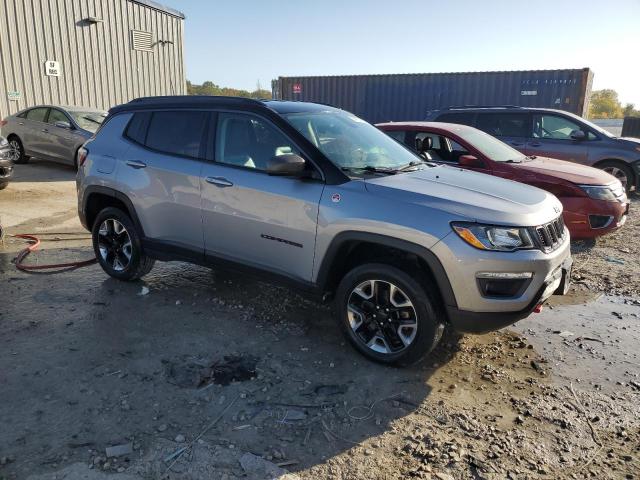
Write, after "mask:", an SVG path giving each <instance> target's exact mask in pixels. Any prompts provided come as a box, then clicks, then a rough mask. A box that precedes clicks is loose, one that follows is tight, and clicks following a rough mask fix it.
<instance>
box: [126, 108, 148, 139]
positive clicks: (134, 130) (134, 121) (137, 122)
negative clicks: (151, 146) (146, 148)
mask: <svg viewBox="0 0 640 480" xmlns="http://www.w3.org/2000/svg"><path fill="white" fill-rule="evenodd" d="M150 119H151V113H149V112H144V113H134V114H133V117H132V118H131V120H130V121H129V125H127V129H126V130H125V133H124V136H125V137H127V138H128V139H129V140H133V141H134V142H136V143H139V144H140V145H144V142H145V140H146V137H147V127H148V126H149V120H150Z"/></svg>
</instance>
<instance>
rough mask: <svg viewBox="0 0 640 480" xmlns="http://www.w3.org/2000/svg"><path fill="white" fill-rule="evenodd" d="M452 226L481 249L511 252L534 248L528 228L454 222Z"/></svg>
mask: <svg viewBox="0 0 640 480" xmlns="http://www.w3.org/2000/svg"><path fill="white" fill-rule="evenodd" d="M451 227H452V228H453V231H454V232H456V233H457V234H458V236H459V237H460V238H461V239H462V240H464V241H465V242H467V243H468V244H469V245H471V246H472V247H475V248H479V249H480V250H497V251H503V252H505V251H506V252H509V251H513V250H520V249H526V248H534V245H533V241H532V240H531V236H530V235H529V232H528V231H527V229H526V228H521V227H500V226H495V225H482V224H479V223H452V224H451Z"/></svg>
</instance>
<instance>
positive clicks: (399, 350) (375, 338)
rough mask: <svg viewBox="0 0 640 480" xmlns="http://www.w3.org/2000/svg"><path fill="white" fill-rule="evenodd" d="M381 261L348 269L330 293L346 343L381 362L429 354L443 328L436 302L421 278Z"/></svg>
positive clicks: (412, 359) (398, 361) (400, 361)
mask: <svg viewBox="0 0 640 480" xmlns="http://www.w3.org/2000/svg"><path fill="white" fill-rule="evenodd" d="M418 278H419V275H418V274H416V275H413V276H410V275H408V274H407V273H405V272H404V271H402V270H400V269H398V268H396V267H393V266H391V265H386V264H377V263H370V264H365V265H361V266H359V267H356V268H354V269H353V270H351V271H350V272H349V273H348V274H347V275H346V276H345V277H344V278H343V279H342V281H341V282H340V285H339V287H338V290H337V292H336V304H335V308H336V314H337V316H338V318H339V321H340V323H341V326H342V329H343V331H344V333H345V335H346V336H347V338H348V339H349V341H350V342H351V343H352V344H353V345H354V346H355V348H356V349H358V350H359V351H360V352H361V353H363V354H364V355H365V356H367V357H369V358H371V359H373V360H376V361H378V362H382V363H396V364H403V365H407V364H412V363H415V362H417V361H418V360H420V359H421V358H422V357H423V356H425V355H426V354H428V353H429V352H431V350H433V348H434V347H435V346H436V345H437V343H438V341H439V340H440V337H441V336H442V332H443V330H444V316H443V315H442V314H440V313H439V312H441V308H440V303H439V301H438V300H437V299H436V297H435V295H431V294H430V292H429V291H428V289H427V288H426V287H427V285H428V283H426V279H425V280H422V281H418Z"/></svg>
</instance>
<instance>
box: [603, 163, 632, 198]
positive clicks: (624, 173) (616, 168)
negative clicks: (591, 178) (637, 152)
mask: <svg viewBox="0 0 640 480" xmlns="http://www.w3.org/2000/svg"><path fill="white" fill-rule="evenodd" d="M598 168H600V169H601V170H604V171H605V172H607V173H608V174H610V175H613V176H614V177H616V178H617V179H618V180H620V183H622V186H623V187H624V188H625V190H626V191H627V193H628V192H629V191H631V187H633V186H634V176H633V170H631V167H629V166H628V165H627V164H625V163H622V162H615V161H607V162H602V163H601V164H599V165H598Z"/></svg>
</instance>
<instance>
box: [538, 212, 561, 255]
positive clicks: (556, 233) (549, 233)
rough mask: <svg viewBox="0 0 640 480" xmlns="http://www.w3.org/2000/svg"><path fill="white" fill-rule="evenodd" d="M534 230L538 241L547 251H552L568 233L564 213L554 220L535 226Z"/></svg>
mask: <svg viewBox="0 0 640 480" xmlns="http://www.w3.org/2000/svg"><path fill="white" fill-rule="evenodd" d="M533 230H534V237H535V239H536V241H537V242H538V244H539V246H540V248H541V249H542V250H544V251H545V252H550V251H552V250H555V249H556V248H558V247H559V246H560V245H561V244H562V242H563V241H564V237H565V235H566V233H565V229H564V221H563V220H562V215H560V216H559V217H558V218H556V219H555V220H553V221H552V222H549V223H545V224H544V225H540V226H539V227H534V228H533Z"/></svg>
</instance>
